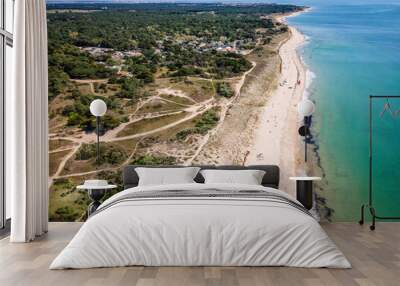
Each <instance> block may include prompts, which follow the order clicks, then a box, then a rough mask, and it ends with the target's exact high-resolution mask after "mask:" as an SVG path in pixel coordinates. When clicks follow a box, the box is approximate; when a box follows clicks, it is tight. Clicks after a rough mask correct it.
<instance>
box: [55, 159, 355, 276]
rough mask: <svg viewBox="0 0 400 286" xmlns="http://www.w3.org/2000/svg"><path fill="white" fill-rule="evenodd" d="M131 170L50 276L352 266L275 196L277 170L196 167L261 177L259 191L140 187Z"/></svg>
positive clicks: (295, 208)
mask: <svg viewBox="0 0 400 286" xmlns="http://www.w3.org/2000/svg"><path fill="white" fill-rule="evenodd" d="M136 167H138V166H127V167H125V169H124V171H123V181H124V188H125V190H124V191H122V192H120V193H118V194H116V195H114V196H112V197H111V198H109V199H108V200H106V201H105V202H103V204H102V205H101V206H100V207H99V209H98V210H97V211H96V213H95V214H94V215H92V216H91V217H90V218H89V219H88V220H87V221H86V222H85V223H84V225H83V226H82V227H81V229H80V230H79V232H78V233H77V234H76V235H75V237H74V238H73V239H72V241H71V242H70V243H69V244H68V245H67V247H65V249H64V250H63V251H62V252H61V253H60V254H59V255H58V256H57V257H56V259H55V260H54V261H53V262H52V264H51V265H50V269H67V268H93V267H118V266H133V265H144V266H292V267H330V268H350V267H351V266H350V263H349V262H348V260H347V259H346V258H345V256H344V255H343V254H342V252H341V251H340V250H339V249H338V248H337V247H336V245H335V244H334V243H333V242H332V241H331V239H330V238H329V237H328V236H327V234H326V233H325V231H324V230H323V229H322V228H321V227H320V225H319V223H318V222H317V221H316V220H315V219H314V218H313V217H312V215H311V214H310V213H309V212H308V211H307V210H306V209H305V208H304V207H303V206H302V205H301V204H300V203H299V202H298V201H296V200H294V199H292V198H291V197H289V196H288V195H287V194H286V193H284V192H283V191H280V190H279V189H278V186H279V168H278V167H277V166H271V165H258V166H248V167H238V166H219V167H215V166H200V168H201V169H202V170H212V169H218V170H262V171H265V175H263V176H262V179H261V184H260V185H246V184H236V183H231V184H230V183H229V184H228V183H226V184H220V183H204V178H203V176H202V175H201V174H200V173H198V174H197V175H196V177H195V178H194V181H195V182H193V183H185V184H160V185H150V186H138V183H139V177H138V174H137V172H136V170H138V169H136ZM171 168H179V167H178V166H174V167H171Z"/></svg>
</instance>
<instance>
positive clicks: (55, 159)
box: [49, 150, 71, 176]
mask: <svg viewBox="0 0 400 286" xmlns="http://www.w3.org/2000/svg"><path fill="white" fill-rule="evenodd" d="M69 152H71V150H64V151H59V152H54V153H50V154H49V175H50V176H53V175H54V174H55V172H56V171H57V168H58V166H59V165H60V163H61V161H62V159H63V158H64V157H65V156H67V155H68V153H69Z"/></svg>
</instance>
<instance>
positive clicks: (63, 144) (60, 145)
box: [49, 139, 74, 152]
mask: <svg viewBox="0 0 400 286" xmlns="http://www.w3.org/2000/svg"><path fill="white" fill-rule="evenodd" d="M73 145H74V142H72V141H70V140H66V139H54V140H49V151H50V152H51V151H55V150H57V149H64V148H71V147H72V146H73Z"/></svg>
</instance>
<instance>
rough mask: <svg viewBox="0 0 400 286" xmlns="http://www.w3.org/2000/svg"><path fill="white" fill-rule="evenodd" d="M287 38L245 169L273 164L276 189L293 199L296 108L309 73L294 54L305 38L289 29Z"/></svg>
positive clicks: (299, 149) (297, 169)
mask: <svg viewBox="0 0 400 286" xmlns="http://www.w3.org/2000/svg"><path fill="white" fill-rule="evenodd" d="M308 10H309V9H306V10H304V11H299V12H295V13H292V14H289V15H279V16H277V17H276V18H275V19H276V20H277V21H280V22H282V23H285V24H287V23H286V19H287V18H288V17H294V16H297V15H298V14H300V13H304V12H307V11H308ZM288 27H289V30H290V36H289V38H288V39H287V41H286V42H284V43H283V44H282V45H281V47H280V48H279V56H280V58H281V72H280V74H279V75H278V85H277V87H276V88H275V89H274V90H272V91H271V92H270V96H269V99H268V101H267V103H266V104H265V106H264V109H263V112H262V114H261V115H260V120H259V123H258V126H257V128H256V130H255V138H254V141H253V144H252V147H251V149H250V150H249V151H250V152H249V155H248V157H247V160H246V165H251V164H276V165H278V166H280V169H281V174H280V188H281V189H282V190H284V191H286V192H287V193H289V194H290V195H292V196H295V183H294V182H293V181H290V180H289V177H290V176H295V175H304V174H305V173H306V165H305V164H304V159H303V148H304V144H303V142H302V140H301V138H300V136H299V135H298V133H297V129H298V127H299V126H300V123H301V120H302V119H301V118H299V116H298V113H297V104H298V103H299V102H300V101H301V100H302V98H303V97H305V96H307V87H308V86H309V84H310V78H309V75H308V74H309V71H308V70H307V68H306V66H305V64H304V63H303V61H302V59H301V56H300V55H299V53H298V51H297V50H298V48H299V47H301V46H303V45H304V44H305V43H306V37H305V36H304V35H303V34H302V33H300V32H299V31H298V30H297V29H296V28H294V27H292V26H289V25H288Z"/></svg>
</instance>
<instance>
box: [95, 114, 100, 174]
mask: <svg viewBox="0 0 400 286" xmlns="http://www.w3.org/2000/svg"><path fill="white" fill-rule="evenodd" d="M99 133H100V116H96V134H97V146H96V163H97V168H98V167H99V165H100V134H99Z"/></svg>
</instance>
